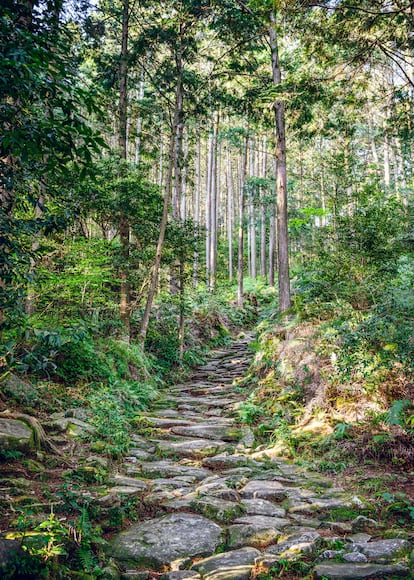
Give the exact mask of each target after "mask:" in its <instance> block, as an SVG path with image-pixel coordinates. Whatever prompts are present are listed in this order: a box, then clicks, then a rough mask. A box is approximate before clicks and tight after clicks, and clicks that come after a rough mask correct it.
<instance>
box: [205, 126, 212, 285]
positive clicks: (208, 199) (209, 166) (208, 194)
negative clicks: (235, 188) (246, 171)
mask: <svg viewBox="0 0 414 580" xmlns="http://www.w3.org/2000/svg"><path fill="white" fill-rule="evenodd" d="M212 168H213V130H210V133H209V137H208V148H207V175H206V285H207V288H209V287H210V268H211V258H210V251H211V211H212V208H211V181H212Z"/></svg>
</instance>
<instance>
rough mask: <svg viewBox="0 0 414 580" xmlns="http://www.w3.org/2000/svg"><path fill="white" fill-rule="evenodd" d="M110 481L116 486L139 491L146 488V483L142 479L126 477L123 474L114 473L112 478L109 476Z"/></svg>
mask: <svg viewBox="0 0 414 580" xmlns="http://www.w3.org/2000/svg"><path fill="white" fill-rule="evenodd" d="M111 483H113V484H115V485H116V486H122V487H132V488H134V489H138V490H140V491H146V490H147V489H148V485H147V484H146V483H145V481H142V479H135V477H126V476H125V475H115V476H114V477H113V478H111Z"/></svg>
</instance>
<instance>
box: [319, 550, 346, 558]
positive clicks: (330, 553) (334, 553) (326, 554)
mask: <svg viewBox="0 0 414 580" xmlns="http://www.w3.org/2000/svg"><path fill="white" fill-rule="evenodd" d="M343 553H344V551H343V550H324V551H323V552H322V553H321V554H320V558H321V559H322V560H333V559H334V558H338V557H339V556H342V555H343Z"/></svg>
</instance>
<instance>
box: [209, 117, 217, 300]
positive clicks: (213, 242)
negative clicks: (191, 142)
mask: <svg viewBox="0 0 414 580" xmlns="http://www.w3.org/2000/svg"><path fill="white" fill-rule="evenodd" d="M218 123H219V117H218V113H217V112H216V113H215V114H214V121H213V140H212V148H211V181H210V186H211V189H210V268H209V270H210V279H209V288H210V290H214V288H215V285H216V274H217V131H218Z"/></svg>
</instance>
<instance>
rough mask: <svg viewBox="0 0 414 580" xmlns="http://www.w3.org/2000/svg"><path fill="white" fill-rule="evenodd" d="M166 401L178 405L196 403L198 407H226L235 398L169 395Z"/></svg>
mask: <svg viewBox="0 0 414 580" xmlns="http://www.w3.org/2000/svg"><path fill="white" fill-rule="evenodd" d="M168 401H171V402H173V403H178V404H179V405H193V406H194V405H197V406H198V407H226V406H227V405H231V404H232V403H234V402H235V399H225V398H220V397H215V398H213V397H187V396H185V397H170V398H169V399H168Z"/></svg>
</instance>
